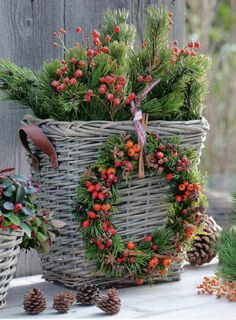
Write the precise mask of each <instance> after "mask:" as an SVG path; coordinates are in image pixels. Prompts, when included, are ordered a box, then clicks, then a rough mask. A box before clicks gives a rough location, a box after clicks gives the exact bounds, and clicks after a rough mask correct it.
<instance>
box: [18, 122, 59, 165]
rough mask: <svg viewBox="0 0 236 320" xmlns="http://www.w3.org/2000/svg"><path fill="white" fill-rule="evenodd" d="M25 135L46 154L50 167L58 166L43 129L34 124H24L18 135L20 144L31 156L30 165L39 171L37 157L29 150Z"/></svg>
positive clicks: (54, 152)
mask: <svg viewBox="0 0 236 320" xmlns="http://www.w3.org/2000/svg"><path fill="white" fill-rule="evenodd" d="M27 136H28V137H29V138H30V139H31V141H32V142H33V143H34V144H35V145H36V146H37V147H38V148H39V149H40V150H41V151H42V152H44V153H45V154H47V155H48V156H49V158H50V160H51V165H52V168H54V169H56V168H58V161H57V154H56V150H55V149H54V147H53V145H52V144H51V142H50V141H49V140H48V138H47V137H46V136H45V134H44V133H43V131H42V130H41V129H40V128H39V127H37V126H36V125H26V126H23V127H21V128H20V130H19V137H20V141H21V143H22V145H23V146H24V147H25V149H26V150H27V151H28V152H29V154H30V156H31V158H32V166H33V168H34V169H35V170H36V171H39V159H38V158H37V156H36V155H35V154H33V152H32V151H31V150H30V147H29V144H28V141H27Z"/></svg>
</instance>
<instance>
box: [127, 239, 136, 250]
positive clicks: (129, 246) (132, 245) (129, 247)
mask: <svg viewBox="0 0 236 320" xmlns="http://www.w3.org/2000/svg"><path fill="white" fill-rule="evenodd" d="M134 247H135V245H134V243H133V242H132V241H129V242H128V243H127V248H128V249H129V250H133V249H134Z"/></svg>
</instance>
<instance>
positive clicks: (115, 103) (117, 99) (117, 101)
mask: <svg viewBox="0 0 236 320" xmlns="http://www.w3.org/2000/svg"><path fill="white" fill-rule="evenodd" d="M113 103H114V105H115V106H117V107H118V106H119V105H120V99H119V98H115V99H114V101H113Z"/></svg>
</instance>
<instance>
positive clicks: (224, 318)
mask: <svg viewBox="0 0 236 320" xmlns="http://www.w3.org/2000/svg"><path fill="white" fill-rule="evenodd" d="M215 270H216V262H214V263H211V264H209V265H207V266H203V267H201V268H196V267H192V266H189V265H186V266H185V268H184V273H183V275H182V280H181V281H178V282H174V283H162V284H157V285H154V286H152V287H150V286H140V287H132V288H126V289H120V295H121V299H122V309H121V311H120V313H119V314H117V315H115V316H112V319H147V320H149V319H156V320H178V319H181V320H205V319H214V320H231V319H234V320H236V303H230V302H228V301H227V300H225V299H221V300H217V299H216V298H215V297H212V296H199V295H197V290H196V286H197V285H198V284H199V283H200V282H201V280H202V278H203V277H204V276H205V275H213V274H214V272H215ZM34 286H37V287H40V288H41V289H42V290H43V291H44V293H45V295H46V296H47V299H48V308H47V310H46V311H45V312H43V313H41V314H40V315H36V316H29V315H26V314H25V313H24V311H23V309H22V301H23V295H24V293H25V291H26V290H27V289H29V288H32V287H34ZM59 290H63V287H61V286H58V285H54V284H51V283H47V282H45V281H44V280H42V279H41V276H40V275H38V276H31V277H25V278H16V279H14V280H13V281H12V285H11V289H10V291H9V294H8V297H7V306H6V307H5V308H4V309H2V310H0V319H11V320H14V319H29V320H30V319H35V320H37V319H40V320H41V319H49V320H53V319H63V320H65V319H102V318H104V319H107V318H110V316H106V315H105V314H104V313H103V312H102V311H100V310H99V309H98V308H96V307H95V306H92V307H85V306H78V305H74V306H73V307H72V308H71V309H70V311H69V313H67V314H58V313H57V312H55V310H54V309H53V308H52V298H53V295H54V294H55V293H56V292H57V291H59Z"/></svg>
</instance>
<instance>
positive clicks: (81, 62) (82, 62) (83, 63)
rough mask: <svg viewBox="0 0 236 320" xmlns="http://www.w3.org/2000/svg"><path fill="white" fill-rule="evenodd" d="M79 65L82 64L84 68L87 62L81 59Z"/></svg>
mask: <svg viewBox="0 0 236 320" xmlns="http://www.w3.org/2000/svg"><path fill="white" fill-rule="evenodd" d="M79 66H80V67H81V68H83V67H84V66H85V62H84V61H83V60H80V61H79Z"/></svg>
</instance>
